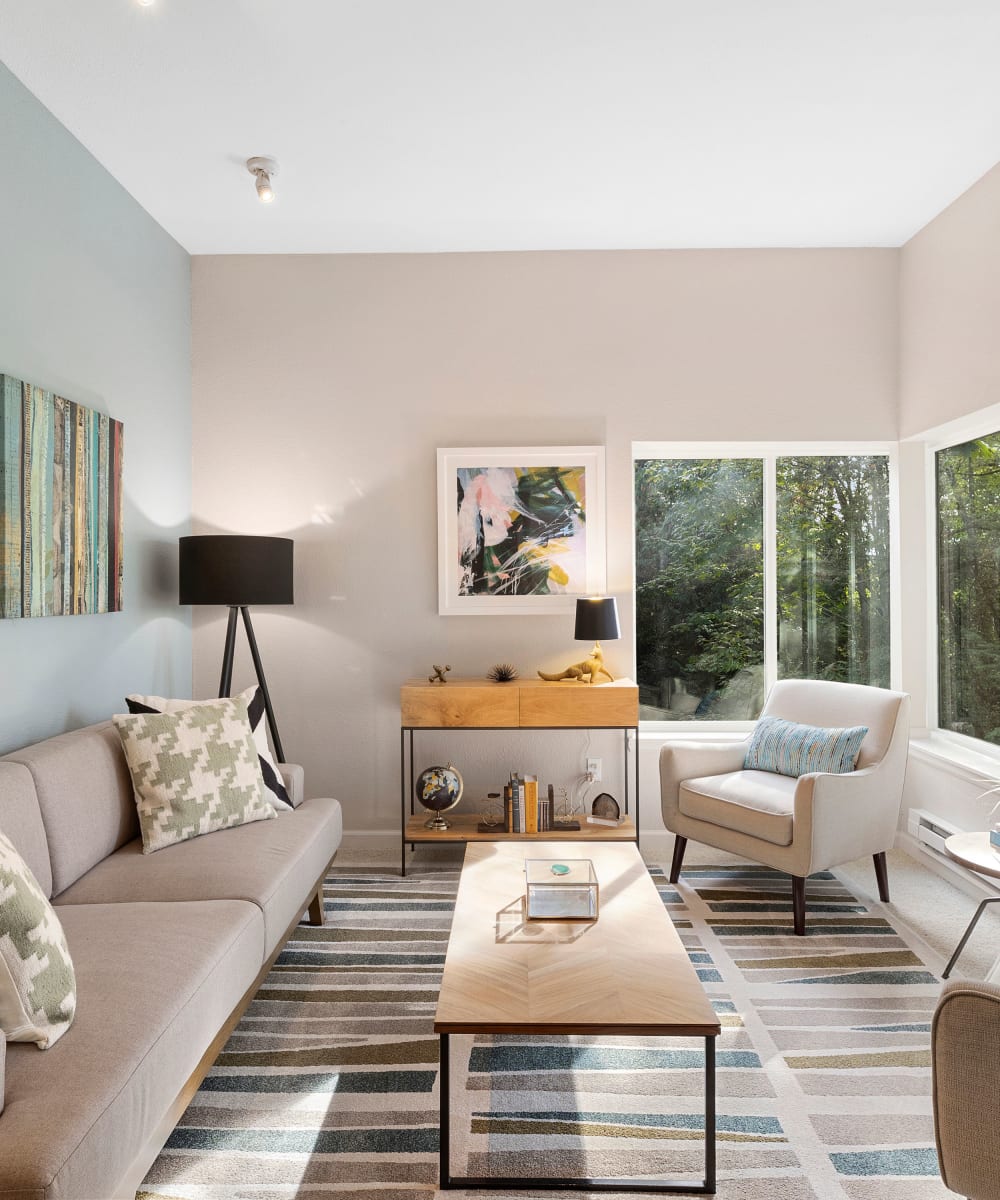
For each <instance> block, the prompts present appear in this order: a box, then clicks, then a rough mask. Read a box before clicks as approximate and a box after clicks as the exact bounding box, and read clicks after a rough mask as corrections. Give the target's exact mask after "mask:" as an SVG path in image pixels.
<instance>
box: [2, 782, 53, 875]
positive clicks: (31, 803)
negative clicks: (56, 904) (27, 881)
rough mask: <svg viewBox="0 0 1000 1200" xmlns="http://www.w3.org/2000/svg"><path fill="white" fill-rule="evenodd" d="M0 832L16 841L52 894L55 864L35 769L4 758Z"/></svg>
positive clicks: (32, 871)
mask: <svg viewBox="0 0 1000 1200" xmlns="http://www.w3.org/2000/svg"><path fill="white" fill-rule="evenodd" d="M0 831H2V832H3V833H5V834H6V835H7V836H8V837H9V838H10V840H11V841H12V842H13V843H14V848H15V849H16V850H17V852H18V854H20V856H21V857H22V858H23V859H24V861H25V862H26V863H27V864H28V868H29V869H30V871H31V873H32V875H34V877H35V878H36V879H37V880H38V886H39V887H40V888H41V889H42V891H43V892H44V893H45V895H46V896H51V895H52V864H51V863H50V862H49V846H48V842H46V840H45V826H44V825H43V824H42V814H41V810H40V809H39V807H38V797H37V796H36V795H35V785H34V783H33V782H32V779H31V772H30V771H29V770H28V768H27V767H25V766H22V764H21V763H16V762H9V761H7V760H5V759H0Z"/></svg>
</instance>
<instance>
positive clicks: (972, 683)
mask: <svg viewBox="0 0 1000 1200" xmlns="http://www.w3.org/2000/svg"><path fill="white" fill-rule="evenodd" d="M936 468H937V514H938V527H937V543H938V544H937V551H938V725H939V726H940V727H941V728H942V729H948V730H952V731H953V732H955V733H964V734H968V735H969V736H971V737H977V738H983V739H984V740H985V741H988V742H994V743H996V744H998V745H1000V433H993V434H989V435H988V436H986V437H982V438H976V439H975V440H973V441H970V442H963V443H962V445H960V446H949V447H948V448H947V449H944V450H941V451H939V452H938V454H937V462H936Z"/></svg>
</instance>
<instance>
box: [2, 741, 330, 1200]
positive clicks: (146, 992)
mask: <svg viewBox="0 0 1000 1200" xmlns="http://www.w3.org/2000/svg"><path fill="white" fill-rule="evenodd" d="M282 773H283V775H284V776H285V781H286V786H288V785H290V786H289V792H290V794H291V796H292V800H293V803H294V804H295V808H294V811H291V812H289V811H284V812H281V813H279V815H278V816H277V818H276V819H275V820H273V821H258V822H256V823H254V824H251V825H243V826H240V827H239V828H236V829H229V830H224V831H221V832H218V833H211V834H208V835H206V836H204V837H200V838H195V839H194V840H192V841H189V842H183V843H181V844H179V845H176V846H170V847H168V848H167V849H165V850H160V851H157V852H156V853H155V854H152V855H143V854H142V853H141V843H140V841H139V839H138V824H137V820H136V811H135V802H134V799H133V794H132V786H131V781H130V779H129V774H128V770H127V767H126V765H125V759H124V756H123V754H122V750H121V745H120V743H119V740H118V735H117V734H116V733H115V731H114V729H113V727H112V726H111V725H110V723H108V724H102V725H94V726H91V727H89V728H87V729H81V730H78V731H76V732H73V733H67V734H63V735H61V736H59V737H54V738H50V739H48V740H46V741H44V742H39V743H37V744H36V745H33V746H28V747H27V748H25V749H23V750H18V751H16V752H15V753H13V754H9V755H7V756H6V757H5V758H2V759H0V829H2V830H3V832H4V833H5V834H6V835H7V836H8V837H9V838H10V839H11V841H12V842H13V843H14V845H15V846H16V847H17V849H18V851H19V852H20V854H21V855H22V857H23V858H24V859H25V860H26V862H27V863H28V865H29V866H30V867H31V869H32V871H33V872H34V874H35V876H36V877H37V879H38V882H39V883H40V885H41V886H42V888H43V889H44V891H45V892H46V893H47V894H48V895H49V896H51V897H52V899H53V904H54V905H55V906H56V911H57V912H58V914H59V919H60V921H61V922H62V925H63V928H64V930H65V932H66V938H67V941H68V943H69V948H70V952H71V954H72V957H73V963H74V966H75V968H76V976H77V1014H76V1019H75V1021H74V1023H73V1025H72V1026H71V1027H70V1029H69V1031H68V1032H67V1033H66V1034H65V1036H64V1037H63V1038H61V1039H60V1041H58V1042H57V1043H56V1045H54V1046H53V1047H51V1048H50V1049H48V1050H44V1051H43V1050H39V1049H38V1048H37V1047H36V1046H34V1045H30V1044H24V1043H17V1044H15V1043H9V1044H7V1046H6V1083H5V1087H4V1097H5V1108H4V1109H3V1111H2V1112H0V1200H114V1198H116V1197H119V1196H127V1197H130V1198H131V1197H132V1196H133V1195H134V1192H135V1188H136V1186H137V1185H138V1184H139V1183H141V1181H142V1179H143V1177H144V1175H145V1173H146V1171H147V1170H148V1167H149V1166H150V1164H151V1163H152V1161H153V1159H154V1158H155V1157H156V1154H157V1153H158V1151H159V1149H160V1148H161V1146H162V1145H163V1143H164V1141H165V1140H166V1139H167V1137H168V1136H169V1134H170V1131H171V1129H172V1128H173V1126H174V1124H175V1123H176V1121H177V1119H178V1118H179V1116H180V1115H181V1113H182V1112H183V1111H184V1108H185V1107H186V1105H187V1103H188V1101H189V1099H190V1097H191V1096H192V1095H193V1093H194V1091H195V1090H196V1089H197V1086H198V1083H199V1082H200V1081H201V1079H202V1077H203V1076H204V1075H205V1073H206V1072H207V1071H208V1069H209V1067H211V1065H212V1063H213V1061H214V1060H215V1057H216V1055H217V1054H218V1052H219V1050H220V1049H221V1048H222V1044H223V1042H224V1041H225V1038H226V1037H227V1036H228V1033H229V1031H230V1030H231V1029H232V1027H233V1026H234V1025H235V1023H236V1021H237V1020H238V1019H239V1017H240V1015H241V1013H242V1012H243V1010H244V1009H245V1008H246V1006H247V1005H248V1004H249V1002H250V1000H251V999H252V997H253V995H254V993H255V991H256V990H257V987H258V986H259V984H260V982H261V980H262V979H263V977H264V975H265V974H266V973H267V970H268V969H269V967H270V965H271V963H272V962H273V961H274V959H275V958H276V957H277V955H278V953H279V952H280V950H281V947H282V945H283V944H284V942H285V941H286V939H287V938H288V936H289V934H290V933H291V932H292V931H293V930H294V928H295V926H296V924H297V923H298V922H299V920H300V919H301V917H302V914H303V911H304V910H305V909H306V908H307V906H308V909H309V917H310V920H311V921H312V922H313V923H314V924H321V923H322V919H323V916H322V912H323V910H322V880H323V876H324V874H325V873H326V870H327V867H328V866H329V863H330V860H331V859H332V858H333V855H334V853H335V852H336V850H337V847H338V845H339V844H340V839H341V835H342V820H341V812H340V805H339V804H338V802H337V801H336V800H328V799H315V800H307V801H304V802H303V800H302V772H301V769H300V768H283V769H282ZM2 1053H3V1052H2V1050H0V1057H2ZM2 1075H3V1071H0V1077H2Z"/></svg>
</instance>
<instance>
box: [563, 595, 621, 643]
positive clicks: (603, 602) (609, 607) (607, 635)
mask: <svg viewBox="0 0 1000 1200" xmlns="http://www.w3.org/2000/svg"><path fill="white" fill-rule="evenodd" d="M573 637H574V638H576V640H577V641H578V642H602V641H603V642H613V641H614V640H615V639H616V638H620V637H621V630H620V629H619V627H618V602H617V600H615V598H614V596H580V597H579V598H578V599H577V602H576V631H575V632H574V634H573Z"/></svg>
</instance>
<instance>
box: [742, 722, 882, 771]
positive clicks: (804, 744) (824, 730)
mask: <svg viewBox="0 0 1000 1200" xmlns="http://www.w3.org/2000/svg"><path fill="white" fill-rule="evenodd" d="M867 732H868V726H867V725H851V726H848V727H847V728H839V729H831V728H828V727H826V726H821V725H800V724H799V723H798V722H797V721H786V720H784V719H783V718H782V717H761V718H760V720H759V721H758V722H757V724H756V726H755V727H754V731H753V737H752V738H751V739H750V745H749V746H748V747H747V756H746V758H745V759H744V760H743V766H744V768H745V769H746V770H748V771H776V772H777V773H778V774H779V775H790V776H792V778H793V779H797V778H798V777H799V776H800V775H807V774H809V773H810V772H813V771H827V772H830V773H832V774H834V775H846V774H848V772H850V771H853V770H854V764H855V763H856V762H857V759H858V753H859V751H860V750H861V743H862V742H863V741H864V739H865V734H866V733H867Z"/></svg>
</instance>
